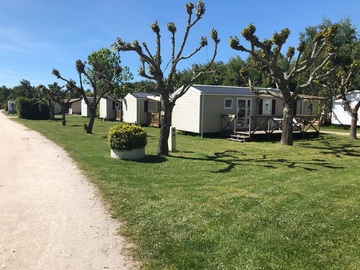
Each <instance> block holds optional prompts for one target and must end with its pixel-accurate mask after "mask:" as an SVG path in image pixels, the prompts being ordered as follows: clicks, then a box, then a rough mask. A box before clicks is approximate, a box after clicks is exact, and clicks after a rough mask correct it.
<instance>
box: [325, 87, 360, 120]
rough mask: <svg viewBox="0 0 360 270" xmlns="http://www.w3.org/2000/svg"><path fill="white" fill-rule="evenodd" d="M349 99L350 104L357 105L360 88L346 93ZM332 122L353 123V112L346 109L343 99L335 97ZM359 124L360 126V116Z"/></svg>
mask: <svg viewBox="0 0 360 270" xmlns="http://www.w3.org/2000/svg"><path fill="white" fill-rule="evenodd" d="M346 98H347V100H349V101H350V106H351V107H353V106H355V104H356V103H358V102H359V101H360V90H355V91H352V92H349V93H347V94H346ZM331 124H333V125H346V126H350V125H351V114H350V113H349V112H348V111H346V110H345V107H344V105H343V103H342V99H341V98H339V99H335V100H334V101H333V107H332V115H331ZM357 126H360V118H359V119H358V122H357Z"/></svg>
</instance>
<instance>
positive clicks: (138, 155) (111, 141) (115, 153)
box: [108, 124, 147, 160]
mask: <svg viewBox="0 0 360 270" xmlns="http://www.w3.org/2000/svg"><path fill="white" fill-rule="evenodd" d="M146 144H147V134H146V132H145V130H144V129H143V128H142V127H140V126H137V125H133V124H124V125H117V126H113V127H111V128H110V130H109V133H108V145H109V148H110V152H111V157H113V158H119V159H129V160H137V159H142V158H144V157H145V146H146Z"/></svg>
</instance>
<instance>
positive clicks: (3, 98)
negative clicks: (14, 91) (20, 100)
mask: <svg viewBox="0 0 360 270" xmlns="http://www.w3.org/2000/svg"><path fill="white" fill-rule="evenodd" d="M10 94H11V89H9V88H7V87H6V86H5V85H3V86H2V87H0V109H2V108H6V106H7V101H8V100H9V97H10Z"/></svg>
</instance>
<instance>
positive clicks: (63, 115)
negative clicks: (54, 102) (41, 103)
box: [61, 104, 66, 126]
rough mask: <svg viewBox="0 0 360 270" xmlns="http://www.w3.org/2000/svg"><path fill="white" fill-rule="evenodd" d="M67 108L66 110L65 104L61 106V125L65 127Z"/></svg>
mask: <svg viewBox="0 0 360 270" xmlns="http://www.w3.org/2000/svg"><path fill="white" fill-rule="evenodd" d="M65 108H66V106H65V104H62V105H61V117H62V119H61V124H62V125H63V126H66V119H65Z"/></svg>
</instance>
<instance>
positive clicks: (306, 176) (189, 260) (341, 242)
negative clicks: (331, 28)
mask: <svg viewBox="0 0 360 270" xmlns="http://www.w3.org/2000/svg"><path fill="white" fill-rule="evenodd" d="M67 120H68V122H67V126H61V123H60V121H29V120H21V119H20V120H18V121H19V122H21V123H23V124H25V125H27V126H28V127H30V128H32V129H35V130H37V131H39V132H41V133H42V134H44V135H45V136H46V137H48V138H50V139H51V140H53V141H55V142H56V143H57V144H59V145H60V146H62V147H63V148H65V150H66V151H67V152H68V153H69V154H70V156H71V157H72V158H73V159H74V160H75V161H76V162H77V164H78V166H79V167H80V168H81V169H82V170H83V171H84V172H85V174H86V175H87V176H89V179H90V180H91V181H92V182H93V183H95V184H96V186H98V188H99V190H100V193H101V196H102V197H103V199H104V200H105V201H106V202H107V203H108V204H109V206H110V211H111V213H112V215H113V217H114V218H116V219H118V220H120V221H122V222H123V226H122V227H121V228H120V233H121V234H123V235H125V236H126V237H128V240H129V241H130V242H132V243H134V244H135V245H134V249H133V250H132V251H133V253H132V254H133V255H134V256H135V258H136V259H138V260H140V261H142V262H143V266H144V269H360V187H359V181H360V177H359V173H360V170H359V164H360V163H359V162H360V142H359V141H349V140H348V139H347V138H346V137H345V136H334V135H328V134H326V135H320V137H319V138H315V139H311V140H310V139H309V140H306V139H305V140H296V141H295V142H294V146H282V145H280V144H279V143H278V142H269V141H268V142H246V143H237V142H232V141H227V140H225V139H221V138H199V137H196V136H189V135H181V134H177V136H176V148H177V152H175V153H171V155H170V156H168V157H158V156H157V154H156V153H157V152H156V149H157V142H158V134H159V129H157V128H146V131H147V133H148V145H147V147H146V153H147V157H146V158H145V159H144V160H142V161H121V160H116V159H112V158H110V153H109V149H108V148H107V139H106V137H107V132H108V130H109V128H110V127H111V126H113V125H116V124H118V123H115V122H102V121H100V120H99V121H96V122H95V126H94V130H93V132H94V134H92V135H87V134H84V132H83V128H82V126H83V124H84V123H86V122H87V119H86V118H81V117H67Z"/></svg>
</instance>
